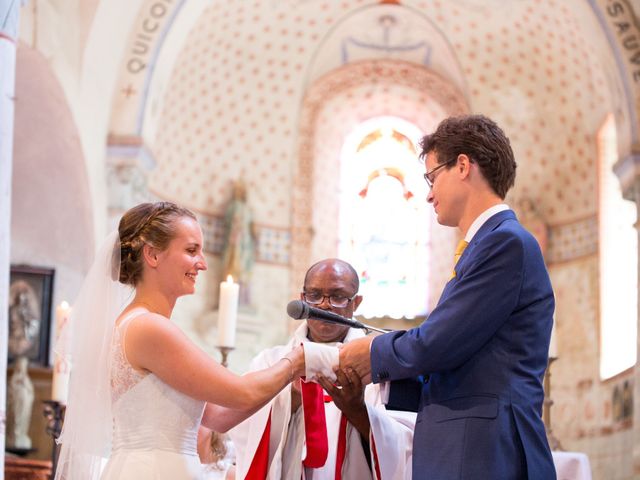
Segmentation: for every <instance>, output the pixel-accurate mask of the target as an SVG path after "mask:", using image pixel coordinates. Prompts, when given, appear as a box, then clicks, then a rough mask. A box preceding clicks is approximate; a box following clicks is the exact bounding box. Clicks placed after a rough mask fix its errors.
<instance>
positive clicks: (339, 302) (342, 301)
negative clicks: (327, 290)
mask: <svg viewBox="0 0 640 480" xmlns="http://www.w3.org/2000/svg"><path fill="white" fill-rule="evenodd" d="M356 295H357V293H356ZM356 295H354V296H353V297H351V298H349V297H345V296H343V295H325V294H323V293H320V292H302V298H303V299H304V301H305V302H307V303H308V304H309V305H320V304H321V303H322V302H324V299H325V298H328V299H329V305H331V306H332V307H335V308H344V307H346V306H347V305H349V302H351V300H353V299H354V298H356Z"/></svg>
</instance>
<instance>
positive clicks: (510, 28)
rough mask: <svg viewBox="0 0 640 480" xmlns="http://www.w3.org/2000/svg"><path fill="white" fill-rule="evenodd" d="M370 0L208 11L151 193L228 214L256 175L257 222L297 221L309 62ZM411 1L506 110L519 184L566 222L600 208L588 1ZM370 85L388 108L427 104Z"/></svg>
mask: <svg viewBox="0 0 640 480" xmlns="http://www.w3.org/2000/svg"><path fill="white" fill-rule="evenodd" d="M365 3H366V2H365V1H364V0H357V1H356V0H351V1H343V2H332V1H324V2H315V1H314V2H284V1H283V2H281V3H278V2H262V1H256V2H252V3H248V2H239V1H236V2H216V3H215V4H214V5H212V6H211V7H210V8H208V9H207V10H206V11H205V12H204V13H203V15H202V18H201V19H200V21H199V22H198V24H197V25H196V27H195V28H194V29H193V30H192V31H191V32H190V34H189V36H188V37H187V40H186V42H185V46H184V48H183V51H182V52H181V54H180V56H179V58H178V60H177V61H176V65H175V69H174V72H173V75H172V77H171V80H170V83H169V87H168V89H167V95H166V97H165V99H164V107H163V111H162V114H161V120H160V123H159V128H158V134H157V137H156V139H155V144H154V145H153V147H152V148H153V151H154V152H155V154H156V157H157V161H158V168H157V169H156V171H155V172H154V173H153V175H152V178H151V181H150V187H151V189H152V190H153V191H154V192H156V193H158V194H161V195H162V196H166V197H167V198H172V199H175V200H176V201H179V202H181V203H184V204H187V205H189V206H191V207H193V208H195V209H198V210H200V211H203V212H209V213H220V212H221V211H222V210H223V208H224V205H225V204H226V202H227V201H228V199H229V197H230V180H231V179H234V178H237V177H243V178H245V180H246V182H247V185H248V187H249V196H250V202H251V204H252V206H253V207H254V210H255V214H256V218H257V219H258V220H259V221H260V222H262V223H265V224H272V225H275V226H287V225H289V224H290V222H291V219H290V212H291V194H290V187H291V185H292V183H293V182H292V171H293V169H292V164H294V163H295V155H296V141H297V138H298V133H299V132H298V128H299V125H298V123H297V122H298V120H299V118H298V117H299V113H300V103H301V101H302V98H303V96H304V91H303V84H304V74H305V71H306V70H305V69H306V67H307V65H309V62H310V61H311V57H312V55H313V53H314V51H315V50H316V49H317V48H318V45H319V42H320V40H321V39H322V38H323V36H324V35H325V34H326V32H327V30H328V29H329V28H330V27H331V26H332V25H334V24H335V22H336V21H338V20H340V19H341V18H344V16H345V15H347V14H348V13H349V12H351V11H353V10H354V9H356V8H358V7H360V6H362V5H364V4H365ZM402 3H406V4H407V5H410V6H411V7H413V8H415V9H417V10H419V11H421V12H423V13H424V14H425V15H428V16H429V17H430V18H431V19H433V20H434V21H436V22H437V23H438V26H439V28H441V29H442V30H443V32H444V33H445V34H446V35H447V37H448V38H449V40H450V42H451V44H452V45H453V47H454V49H455V51H456V55H457V58H458V61H459V62H460V64H461V67H462V71H464V72H465V73H466V89H467V93H468V96H469V97H468V98H469V103H470V105H471V108H472V110H473V111H474V112H481V113H485V114H487V115H489V116H491V117H493V118H494V119H495V120H496V121H497V122H498V123H499V124H500V125H501V126H502V127H503V128H504V129H505V131H506V132H507V134H508V135H509V136H510V138H511V140H512V144H513V147H514V150H515V153H516V155H517V159H518V162H519V169H518V181H517V184H516V189H515V193H517V194H518V195H527V196H529V197H531V198H532V199H533V200H534V202H536V204H537V205H538V206H539V209H540V210H541V211H542V212H544V214H545V216H546V219H547V221H548V222H550V223H553V224H558V223H563V222H569V221H572V220H574V219H577V218H583V217H584V216H586V215H592V214H593V213H594V212H595V210H596V204H595V202H596V196H595V195H594V192H595V169H593V168H592V165H593V159H594V156H595V142H594V139H593V132H594V131H595V130H596V129H597V126H598V125H597V123H598V122H599V121H601V119H602V118H604V115H605V113H606V112H607V111H608V107H607V106H608V105H609V104H610V103H611V99H610V98H609V97H608V96H607V94H605V93H603V92H605V91H606V88H607V82H606V79H605V77H604V74H603V72H602V67H601V65H600V63H599V60H598V58H597V49H596V48H595V47H594V43H595V42H597V41H599V40H598V39H595V38H592V36H593V35H592V32H589V31H587V27H584V26H583V25H581V23H580V22H579V16H577V15H576V11H578V10H580V11H582V12H583V13H584V11H585V9H588V6H584V5H581V4H579V3H578V2H575V1H571V2H563V1H560V0H545V1H542V0H537V1H533V2H510V3H509V8H507V9H505V10H504V12H502V13H501V14H499V15H498V14H497V13H496V11H494V10H492V9H491V8H489V7H486V6H482V5H483V2H472V1H468V2H464V3H460V4H456V3H454V2H444V1H436V0H431V1H428V0H424V1H413V2H409V1H407V2H402ZM567 3H570V5H567ZM489 5H495V3H494V2H490V3H489ZM399 8H401V7H399ZM576 9H578V10H576ZM369 94H370V95H371V97H369V99H372V100H373V99H374V98H375V100H376V102H378V104H379V105H380V109H381V113H384V109H386V108H389V107H392V108H393V109H394V110H395V111H400V106H401V105H404V104H407V105H415V103H413V102H415V101H419V100H421V99H416V98H414V97H411V96H410V95H409V94H407V96H406V97H403V96H402V94H401V95H393V96H389V95H387V96H385V92H384V91H381V92H378V91H376V92H369ZM389 102H395V103H394V104H393V105H390V104H389ZM422 105H425V106H428V105H429V102H424V103H422ZM350 109H356V110H357V101H356V100H355V99H346V102H345V103H344V104H343V105H341V112H338V114H337V116H333V114H332V115H331V116H333V118H329V117H330V116H328V117H327V118H326V121H328V122H335V123H339V122H341V121H342V120H343V117H344V116H345V115H347V116H348V115H357V112H350ZM427 109H428V107H427ZM414 110H415V109H414ZM431 113H433V112H431ZM424 115H430V112H428V111H427V112H425V113H424ZM569 198H570V199H571V201H570V202H567V201H566V200H567V199H569ZM560 202H562V207H559V206H558V205H559V203H560Z"/></svg>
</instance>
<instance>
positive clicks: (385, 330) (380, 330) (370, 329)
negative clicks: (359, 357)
mask: <svg viewBox="0 0 640 480" xmlns="http://www.w3.org/2000/svg"><path fill="white" fill-rule="evenodd" d="M360 323H362V322H360ZM362 328H363V330H364V331H365V332H367V335H369V334H370V333H371V332H378V333H389V332H392V331H393V330H389V329H388V328H378V327H372V326H371V325H365V324H364V323H363V324H362Z"/></svg>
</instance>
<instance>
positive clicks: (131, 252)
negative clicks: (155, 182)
mask: <svg viewBox="0 0 640 480" xmlns="http://www.w3.org/2000/svg"><path fill="white" fill-rule="evenodd" d="M182 217H189V218H192V219H193V220H196V216H195V215H194V214H193V212H191V211H190V210H188V209H186V208H183V207H180V206H178V205H176V204H175V203H171V202H156V203H141V204H140V205H137V206H135V207H133V208H131V209H129V210H127V211H126V212H125V214H124V215H123V216H122V218H121V219H120V224H119V225H118V234H119V235H120V275H119V280H120V283H124V284H125V285H131V286H133V287H135V286H136V284H137V283H138V282H139V281H140V278H141V277H142V267H143V265H144V262H143V257H142V247H144V245H145V244H148V245H151V246H152V247H154V248H157V249H158V250H160V251H163V250H165V249H166V248H167V247H168V246H169V242H171V240H172V239H173V238H174V237H175V233H176V229H175V225H174V224H175V221H176V220H178V219H180V218H182Z"/></svg>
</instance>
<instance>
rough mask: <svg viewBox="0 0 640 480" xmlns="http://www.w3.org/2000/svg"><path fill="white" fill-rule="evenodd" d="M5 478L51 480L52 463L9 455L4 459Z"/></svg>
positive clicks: (6, 479)
mask: <svg viewBox="0 0 640 480" xmlns="http://www.w3.org/2000/svg"><path fill="white" fill-rule="evenodd" d="M4 478H5V480H50V479H51V461H50V460H31V459H26V458H20V457H14V456H11V455H7V456H6V457H5V458H4Z"/></svg>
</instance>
